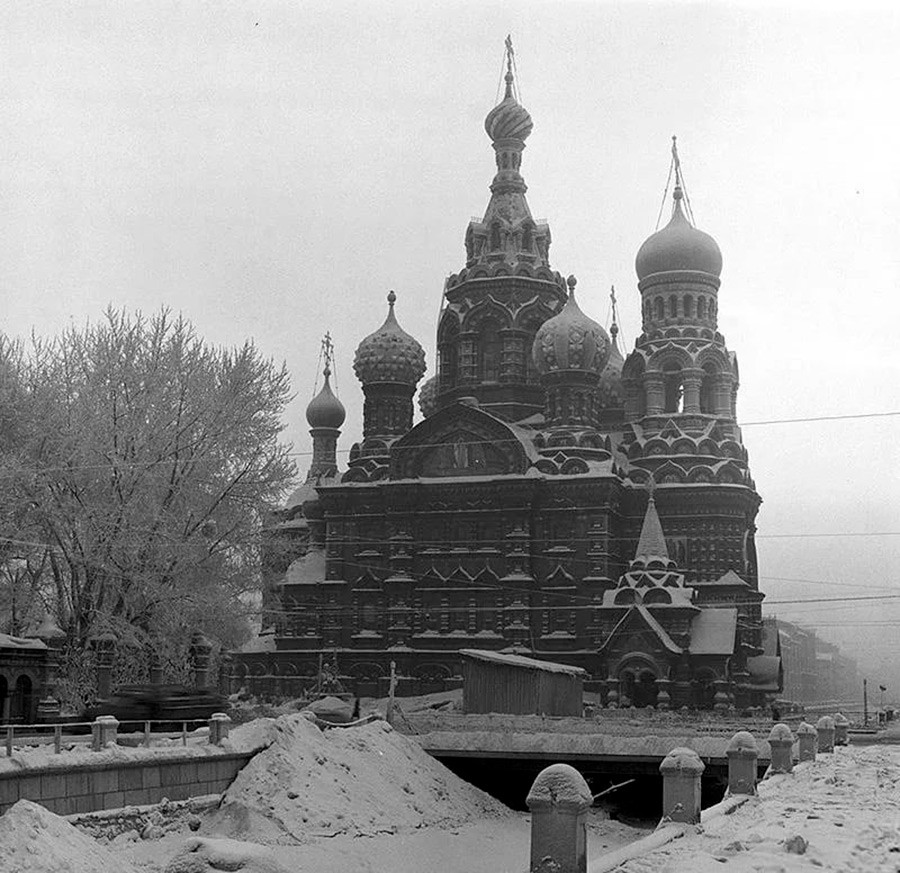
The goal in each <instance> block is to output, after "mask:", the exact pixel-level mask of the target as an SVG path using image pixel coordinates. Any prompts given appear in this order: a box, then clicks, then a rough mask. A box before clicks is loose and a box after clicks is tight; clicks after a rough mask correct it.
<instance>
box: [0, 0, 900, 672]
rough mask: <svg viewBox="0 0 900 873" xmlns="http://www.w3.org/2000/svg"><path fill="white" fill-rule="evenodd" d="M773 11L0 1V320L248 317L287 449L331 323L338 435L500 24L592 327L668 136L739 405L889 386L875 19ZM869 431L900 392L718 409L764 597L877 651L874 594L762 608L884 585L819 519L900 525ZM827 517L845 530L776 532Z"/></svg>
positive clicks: (425, 332) (477, 129)
mask: <svg viewBox="0 0 900 873" xmlns="http://www.w3.org/2000/svg"><path fill="white" fill-rule="evenodd" d="M783 5H785V4H778V5H775V4H770V5H761V4H741V5H737V4H731V3H724V2H720V3H708V4H695V5H689V4H683V3H669V4H660V3H653V4H651V3H646V4H640V3H623V4H604V3H599V2H591V3H588V2H584V3H574V2H555V3H550V2H546V3H535V2H515V3H513V2H507V3H497V2H490V0H482V2H456V3H454V2H444V3H440V4H438V3H387V2H369V3H360V4H342V3H335V2H321V3H320V2H292V3H288V2H285V3H275V2H258V3H249V2H240V3H238V2H231V3H227V2H221V3H185V2H177V3H175V2H172V3H166V2H160V0H154V2H152V3H136V2H135V3H121V2H93V3H88V2H83V3H77V2H76V3H64V2H62V0H58V2H39V0H29V2H28V3H18V4H14V5H12V4H11V5H8V6H7V8H6V9H5V10H4V20H3V23H2V25H0V83H2V85H0V112H2V125H3V131H2V135H0V294H2V299H3V301H4V305H3V308H2V310H0V311H2V313H3V317H2V322H0V329H3V330H5V331H6V332H7V333H8V334H10V335H13V336H24V335H27V334H28V333H29V332H30V331H31V330H32V329H34V330H36V331H37V332H38V333H42V334H50V333H54V332H56V331H58V330H59V329H60V328H62V327H64V326H65V325H66V324H68V323H69V322H70V321H74V322H75V323H77V324H81V323H83V322H84V321H85V320H86V319H96V318H98V317H99V316H100V315H101V313H102V311H103V309H104V307H105V306H106V305H107V304H108V303H112V304H113V305H115V306H119V307H128V308H130V309H142V310H144V311H153V310H156V309H158V308H159V307H160V306H168V307H171V308H173V309H175V310H179V311H182V312H184V313H185V315H187V316H188V317H189V318H190V319H191V320H192V321H193V322H194V323H195V325H196V326H197V328H198V330H199V331H200V333H201V334H202V335H203V336H205V337H206V338H207V339H208V340H210V341H212V342H215V343H223V344H228V345H236V344H240V343H241V342H243V340H244V339H245V338H246V337H252V338H253V339H254V340H255V341H256V343H257V344H258V345H259V347H260V348H261V349H262V350H263V351H264V353H265V354H267V355H269V356H271V357H274V358H276V359H278V360H286V361H287V364H288V366H289V368H290V370H291V372H292V374H293V384H294V389H295V391H296V392H297V400H296V401H295V403H294V404H293V406H292V408H291V410H290V414H289V417H288V420H287V421H286V425H287V430H286V435H287V438H288V439H290V440H291V441H293V443H294V444H295V448H296V449H297V451H298V452H308V451H309V448H310V441H309V437H308V434H307V431H306V422H305V418H304V409H305V406H306V403H307V402H308V400H309V399H310V397H311V396H312V392H313V386H314V381H315V375H316V374H315V365H316V361H317V358H318V348H319V340H320V338H321V335H322V333H323V332H324V331H325V330H330V331H331V333H332V336H333V337H334V340H335V346H336V352H337V382H338V389H339V393H340V396H341V399H342V400H343V402H344V404H345V405H346V406H347V409H348V419H347V423H346V425H345V427H344V435H343V437H342V440H341V443H340V446H341V449H343V450H347V449H349V447H350V445H351V444H352V443H353V442H354V441H355V440H357V439H358V438H359V437H360V431H361V406H362V402H361V401H362V393H361V390H360V388H359V386H358V383H357V382H356V380H355V377H354V375H353V371H352V360H353V352H354V350H355V348H356V345H357V344H358V343H359V341H360V340H361V339H362V337H363V336H365V335H366V334H368V333H370V332H371V331H372V330H374V329H376V328H377V327H378V326H379V325H380V324H381V322H382V320H383V318H384V314H385V307H386V304H385V296H386V294H387V292H388V290H389V289H391V288H393V289H394V290H395V291H396V292H397V295H398V303H397V315H398V318H399V320H400V323H401V325H402V326H403V327H404V328H405V329H406V330H407V331H408V332H410V333H412V334H413V335H414V336H416V337H417V338H418V340H419V341H420V342H421V343H422V345H423V346H424V347H425V349H426V355H427V359H428V365H429V375H430V374H431V373H432V372H433V370H432V367H433V364H434V336H435V326H436V316H437V313H438V309H439V306H440V300H441V291H442V284H443V280H444V278H445V277H446V276H447V275H448V274H449V273H452V272H458V271H459V269H461V267H462V266H463V264H464V249H463V235H464V232H465V228H466V224H467V222H468V221H469V219H470V217H472V216H475V215H480V214H482V213H483V211H484V207H485V205H486V204H487V201H488V197H489V192H488V185H489V183H490V181H491V178H492V176H493V172H494V162H493V152H492V150H491V147H490V143H489V140H488V138H487V136H486V135H485V132H484V129H483V119H484V116H485V115H486V113H487V112H488V110H489V109H490V108H491V107H492V106H493V105H494V102H495V97H496V94H497V87H498V82H499V77H500V70H501V63H502V54H503V40H504V37H505V36H506V34H507V33H512V36H513V40H514V43H515V46H516V52H517V61H518V68H519V73H520V78H519V86H520V90H521V95H522V102H523V103H524V105H525V106H526V107H527V108H528V109H529V111H530V112H531V115H532V117H533V119H534V125H535V127H534V133H533V134H532V136H531V137H530V139H529V140H528V147H527V149H526V152H525V155H524V159H523V167H522V171H523V175H524V176H525V179H526V181H527V182H528V185H529V194H528V198H529V202H530V205H531V209H532V212H533V214H534V216H535V217H536V218H546V219H548V221H549V222H550V226H551V229H552V234H553V246H552V248H551V252H550V254H551V261H552V263H553V266H554V268H555V269H557V270H559V271H560V272H561V273H563V275H567V274H569V273H574V274H575V275H576V276H577V277H578V279H579V301H580V303H581V305H582V307H583V308H584V309H585V311H586V312H587V313H588V314H589V315H591V316H593V317H594V318H595V319H597V320H598V321H600V322H601V323H604V324H606V323H607V320H608V293H609V287H610V285H611V284H615V285H616V288H617V291H618V297H619V303H620V307H621V315H622V327H623V335H624V338H625V340H626V345H627V349H626V352H627V351H628V350H630V348H631V347H632V346H633V343H634V338H635V334H636V332H637V330H638V329H639V295H638V292H637V288H636V279H635V275H634V255H635V253H636V251H637V249H638V247H639V246H640V244H641V242H642V241H643V240H644V239H645V238H646V237H647V236H648V235H649V234H650V233H651V232H652V231H653V230H654V227H655V225H656V219H657V215H658V212H659V206H660V199H661V196H662V192H663V188H664V185H665V182H666V175H667V172H668V166H669V148H670V137H671V136H672V134H677V135H678V137H679V150H680V154H681V158H682V165H683V169H684V175H685V180H686V183H687V188H688V193H689V195H690V198H691V203H692V205H693V210H694V215H695V218H696V220H697V224H698V226H699V227H701V228H702V229H703V230H706V231H707V232H709V233H711V234H712V235H713V236H714V237H715V238H716V239H717V240H718V242H719V245H720V247H721V249H722V252H723V256H724V263H725V266H724V269H723V273H722V288H721V291H720V296H719V312H720V316H719V317H720V330H721V331H722V332H723V333H724V335H725V338H726V341H727V343H728V346H729V348H731V349H732V350H733V351H735V352H737V354H738V357H739V360H740V369H741V389H740V393H739V395H738V412H739V417H740V419H741V420H742V421H743V422H746V423H752V422H761V421H770V420H773V419H785V418H804V417H817V416H828V415H847V414H855V413H860V414H867V413H883V412H893V411H898V410H900V365H898V357H897V354H898V350H897V345H898V343H897V338H898V316H900V302H898V294H900V288H898V285H900V280H898V276H900V124H898V120H897V119H898V112H897V106H898V105H900V87H898V86H900V63H898V59H897V58H898V55H897V51H898V50H897V46H898V45H900V13H898V11H897V8H896V6H895V5H888V4H883V5H871V4H868V5H867V4H865V3H860V2H856V3H852V4H851V3H847V4H845V5H842V6H828V5H827V4H825V5H823V4H821V3H817V4H788V5H789V7H790V8H788V9H784V8H781V7H782V6H783ZM898 436H900V417H883V418H880V419H857V420H849V421H839V422H835V421H832V422H819V423H808V424H781V425H755V426H749V424H748V426H747V427H746V428H745V430H744V438H745V443H746V445H747V447H748V449H749V452H750V461H751V468H752V471H753V474H754V476H755V479H756V482H757V486H758V489H759V491H760V493H761V494H762V496H763V499H764V503H763V506H762V509H761V511H760V515H759V537H760V539H759V552H760V569H761V575H762V583H761V586H762V587H763V589H764V590H765V591H766V592H767V593H768V599H769V600H770V601H772V605H771V606H770V607H769V611H770V612H777V613H778V614H780V615H782V616H784V617H791V618H800V619H803V618H805V619H806V620H807V621H809V622H817V623H819V624H821V625H822V626H823V631H824V632H825V633H830V634H832V635H842V636H841V638H842V639H845V640H847V641H852V642H853V644H854V646H855V647H856V648H857V649H858V650H859V651H860V653H861V655H862V656H863V657H864V658H867V659H868V660H872V658H869V656H868V654H867V652H868V649H869V648H872V647H874V646H875V645H876V644H877V645H878V646H879V647H880V648H879V651H878V653H877V658H875V659H876V660H879V661H880V660H881V659H882V656H885V657H886V654H885V653H887V652H890V655H891V656H892V657H894V658H896V657H898V656H900V642H897V640H898V639H900V636H898V634H897V633H896V632H895V630H894V627H890V628H884V627H875V626H873V623H875V622H878V623H883V622H886V621H890V622H893V623H894V626H896V623H897V622H900V599H898V600H896V601H891V600H887V601H884V602H881V601H874V602H869V603H864V604H863V605H848V604H813V605H810V604H806V605H803V606H797V605H792V604H785V603H780V604H779V603H778V601H785V600H791V599H796V598H811V597H819V598H821V597H841V596H846V595H852V596H879V595H882V594H891V593H893V594H897V595H900V536H866V537H861V536H856V537H848V536H844V534H847V533H857V534H861V533H881V534H885V533H890V532H894V533H896V532H898V531H900V473H898V468H900V448H898V445H900V440H898ZM343 457H344V458H345V457H346V456H345V455H344V456H343ZM298 461H299V463H300V466H301V468H302V469H304V470H305V468H306V466H307V465H308V455H300V456H299V457H298ZM823 533H828V534H841V535H842V536H829V537H820V536H816V537H797V536H795V535H798V534H823ZM788 535H790V536H788ZM794 580H810V581H794ZM885 645H886V646H887V648H885ZM873 657H874V656H873ZM871 669H872V670H874V671H875V672H876V673H878V675H877V676H876V675H875V673H873V674H872V676H873V678H881V680H882V681H887V684H888V685H891V681H890V680H891V678H892V677H891V676H889V675H888V671H887V668H886V667H884V668H882V667H880V666H872V668H871ZM894 685H896V686H897V688H898V689H900V676H897V677H896V679H895V680H894Z"/></svg>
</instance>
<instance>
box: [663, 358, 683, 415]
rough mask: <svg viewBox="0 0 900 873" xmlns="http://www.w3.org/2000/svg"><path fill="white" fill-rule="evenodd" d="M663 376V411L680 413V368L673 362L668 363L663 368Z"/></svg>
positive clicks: (681, 385) (681, 400) (681, 396)
mask: <svg viewBox="0 0 900 873" xmlns="http://www.w3.org/2000/svg"><path fill="white" fill-rule="evenodd" d="M663 374H664V380H665V381H664V386H665V401H664V402H665V406H664V407H663V410H664V411H665V412H671V413H679V412H682V411H683V407H682V403H683V398H684V387H683V379H682V375H681V367H680V366H679V365H678V364H677V363H675V362H674V361H669V362H668V363H667V364H666V365H665V367H663Z"/></svg>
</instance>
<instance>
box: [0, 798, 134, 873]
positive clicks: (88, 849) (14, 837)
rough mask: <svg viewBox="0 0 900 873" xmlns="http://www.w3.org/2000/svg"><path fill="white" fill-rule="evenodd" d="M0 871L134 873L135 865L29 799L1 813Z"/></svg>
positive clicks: (27, 872)
mask: <svg viewBox="0 0 900 873" xmlns="http://www.w3.org/2000/svg"><path fill="white" fill-rule="evenodd" d="M0 873H135V868H134V867H133V866H132V865H131V864H130V863H128V861H126V860H125V859H123V858H122V856H121V854H120V853H116V854H114V853H113V852H112V851H110V850H109V849H107V848H104V847H103V846H101V845H99V844H98V843H96V842H95V841H94V840H92V839H91V838H90V837H88V836H86V835H85V834H82V833H81V832H79V831H78V830H76V828H74V827H73V826H72V825H70V824H69V823H68V822H67V821H66V820H65V819H64V818H61V817H60V816H58V815H55V814H54V813H52V812H50V811H49V810H48V809H45V808H44V807H43V806H39V805H38V804H36V803H32V802H31V801H30V800H20V801H19V802H18V803H16V804H15V805H14V806H12V807H10V808H9V809H8V810H7V811H6V812H5V813H4V814H3V815H2V816H0Z"/></svg>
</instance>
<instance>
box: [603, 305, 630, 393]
mask: <svg viewBox="0 0 900 873" xmlns="http://www.w3.org/2000/svg"><path fill="white" fill-rule="evenodd" d="M618 333H619V326H618V325H617V324H616V323H615V322H613V323H612V324H611V325H610V328H609V334H610V352H609V360H608V361H607V363H606V366H605V367H604V368H603V372H602V373H601V374H600V388H601V389H602V390H603V393H604V395H605V396H607V397H610V396H613V395H615V396H616V397H619V398H620V399H621V394H622V368H623V367H624V366H625V358H623V357H622V353H621V352H620V351H619V344H618V343H617V342H616V336H617V335H618Z"/></svg>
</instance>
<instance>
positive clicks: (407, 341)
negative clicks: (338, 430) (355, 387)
mask: <svg viewBox="0 0 900 873" xmlns="http://www.w3.org/2000/svg"><path fill="white" fill-rule="evenodd" d="M387 299H388V315H387V318H386V319H385V320H384V324H383V325H381V327H379V328H378V330H376V331H375V333H370V334H369V335H368V336H367V337H366V338H365V339H364V340H363V341H362V342H361V343H360V344H359V346H358V347H357V349H356V358H355V360H354V361H353V370H354V372H355V373H356V377H357V378H358V379H359V381H360V382H362V384H363V385H369V384H372V383H374V382H396V383H400V384H406V385H415V384H416V383H417V382H418V381H419V379H421V378H422V376H423V375H424V373H425V351H424V350H423V349H422V346H420V345H419V343H418V342H417V341H416V340H415V339H413V337H411V336H410V335H409V334H408V333H407V332H406V331H405V330H403V328H401V327H400V325H399V324H398V323H397V319H396V317H395V316H394V302H395V301H396V299H397V295H396V294H394V292H393V291H391V292H390V293H389V294H388V298H387Z"/></svg>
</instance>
